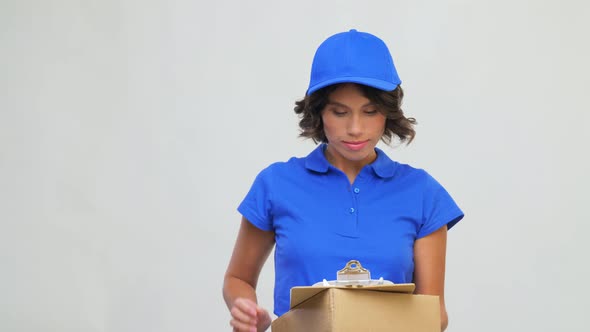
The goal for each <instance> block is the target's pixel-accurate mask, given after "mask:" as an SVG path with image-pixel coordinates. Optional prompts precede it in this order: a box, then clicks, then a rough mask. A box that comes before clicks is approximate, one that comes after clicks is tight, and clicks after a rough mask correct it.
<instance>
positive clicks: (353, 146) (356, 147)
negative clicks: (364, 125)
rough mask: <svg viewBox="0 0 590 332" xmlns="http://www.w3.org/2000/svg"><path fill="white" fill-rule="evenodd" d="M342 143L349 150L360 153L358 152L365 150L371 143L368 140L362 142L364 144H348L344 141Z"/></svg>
mask: <svg viewBox="0 0 590 332" xmlns="http://www.w3.org/2000/svg"><path fill="white" fill-rule="evenodd" d="M342 143H343V144H344V145H345V146H346V147H347V148H349V149H350V150H353V151H358V150H360V149H362V148H364V147H365V146H366V145H367V143H369V141H368V140H366V141H362V142H347V141H343V142H342Z"/></svg>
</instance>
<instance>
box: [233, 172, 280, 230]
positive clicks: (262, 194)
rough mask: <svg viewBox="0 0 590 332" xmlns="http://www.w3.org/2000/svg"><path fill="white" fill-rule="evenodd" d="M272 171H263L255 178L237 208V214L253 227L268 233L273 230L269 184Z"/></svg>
mask: <svg viewBox="0 0 590 332" xmlns="http://www.w3.org/2000/svg"><path fill="white" fill-rule="evenodd" d="M271 177H272V170H271V169H270V167H269V168H266V169H264V170H263V171H262V172H260V173H259V174H258V176H256V179H255V180H254V183H253V184H252V187H250V191H248V194H247V195H246V197H245V198H244V200H243V201H242V203H240V205H239V206H238V212H240V213H241V214H242V216H244V217H245V218H246V219H248V221H250V222H251V223H252V224H253V225H254V226H256V227H258V228H260V229H262V230H264V231H270V230H272V229H273V223H272V219H273V218H272V200H271V190H270V183H271Z"/></svg>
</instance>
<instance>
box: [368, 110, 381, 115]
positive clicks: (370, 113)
mask: <svg viewBox="0 0 590 332" xmlns="http://www.w3.org/2000/svg"><path fill="white" fill-rule="evenodd" d="M377 113H379V111H378V110H367V111H365V114H368V115H376V114H377Z"/></svg>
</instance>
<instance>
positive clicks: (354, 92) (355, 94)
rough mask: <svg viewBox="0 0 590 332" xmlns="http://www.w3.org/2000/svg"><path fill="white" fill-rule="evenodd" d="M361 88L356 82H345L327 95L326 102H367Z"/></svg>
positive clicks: (368, 100)
mask: <svg viewBox="0 0 590 332" xmlns="http://www.w3.org/2000/svg"><path fill="white" fill-rule="evenodd" d="M371 102H372V101H371V100H370V99H369V98H367V96H366V95H365V93H364V91H363V89H362V88H361V87H360V86H359V85H358V84H353V83H346V84H342V85H339V86H338V87H337V88H336V89H335V90H334V91H332V92H331V93H330V94H329V95H328V103H332V104H334V103H335V104H363V105H364V104H369V103H371Z"/></svg>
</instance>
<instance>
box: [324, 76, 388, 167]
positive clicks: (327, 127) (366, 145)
mask: <svg viewBox="0 0 590 332" xmlns="http://www.w3.org/2000/svg"><path fill="white" fill-rule="evenodd" d="M322 120H323V122H324V133H325V135H326V137H327V139H328V147H327V149H326V156H327V158H328V160H330V162H331V163H332V164H334V165H335V166H336V167H339V166H346V165H351V164H355V165H358V166H364V165H366V164H369V163H371V162H372V161H373V160H375V158H376V153H375V145H377V143H378V142H379V140H380V139H381V136H382V135H383V132H384V130H385V121H386V118H385V115H383V114H382V113H381V112H379V110H378V108H377V106H376V105H375V104H373V103H372V102H371V101H370V100H369V99H368V98H367V97H365V96H364V95H363V93H362V90H361V89H360V88H359V86H358V85H356V84H345V85H342V86H340V87H339V88H338V89H336V90H334V92H332V93H331V94H330V96H329V101H328V104H327V105H326V107H325V108H324V109H323V110H322Z"/></svg>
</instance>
